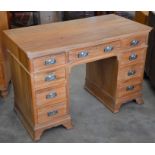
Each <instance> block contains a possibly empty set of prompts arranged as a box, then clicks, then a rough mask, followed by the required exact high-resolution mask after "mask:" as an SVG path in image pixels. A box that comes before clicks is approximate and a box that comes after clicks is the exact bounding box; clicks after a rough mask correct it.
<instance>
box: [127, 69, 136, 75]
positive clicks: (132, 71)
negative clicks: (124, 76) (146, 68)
mask: <svg viewBox="0 0 155 155" xmlns="http://www.w3.org/2000/svg"><path fill="white" fill-rule="evenodd" d="M135 74H136V71H135V70H129V71H128V76H132V75H135Z"/></svg>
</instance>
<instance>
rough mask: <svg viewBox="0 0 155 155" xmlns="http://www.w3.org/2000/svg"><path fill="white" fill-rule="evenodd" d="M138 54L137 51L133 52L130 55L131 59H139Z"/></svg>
mask: <svg viewBox="0 0 155 155" xmlns="http://www.w3.org/2000/svg"><path fill="white" fill-rule="evenodd" d="M137 57H138V55H137V54H135V53H132V54H131V55H130V56H129V60H130V61H132V60H135V59H137Z"/></svg>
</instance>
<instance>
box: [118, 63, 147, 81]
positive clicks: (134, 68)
mask: <svg viewBox="0 0 155 155" xmlns="http://www.w3.org/2000/svg"><path fill="white" fill-rule="evenodd" d="M143 73H144V63H140V64H137V65H129V66H127V67H122V68H120V69H119V72H118V81H125V80H129V79H132V78H135V77H139V78H141V79H143Z"/></svg>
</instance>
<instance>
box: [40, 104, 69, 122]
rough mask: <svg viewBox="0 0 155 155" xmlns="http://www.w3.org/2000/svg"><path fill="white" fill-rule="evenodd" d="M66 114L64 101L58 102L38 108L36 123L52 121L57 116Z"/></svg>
mask: <svg viewBox="0 0 155 155" xmlns="http://www.w3.org/2000/svg"><path fill="white" fill-rule="evenodd" d="M66 114H67V108H66V104H65V103H60V104H59V105H57V106H48V107H45V108H39V109H38V123H44V122H48V121H54V120H56V119H57V118H59V117H61V116H64V115H66Z"/></svg>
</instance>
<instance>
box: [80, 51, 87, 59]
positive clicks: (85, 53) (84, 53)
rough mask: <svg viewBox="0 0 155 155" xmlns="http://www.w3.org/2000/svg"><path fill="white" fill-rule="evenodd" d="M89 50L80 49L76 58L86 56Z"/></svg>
mask: <svg viewBox="0 0 155 155" xmlns="http://www.w3.org/2000/svg"><path fill="white" fill-rule="evenodd" d="M88 54H89V52H88V51H81V52H80V53H78V58H83V57H86V56H88Z"/></svg>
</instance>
